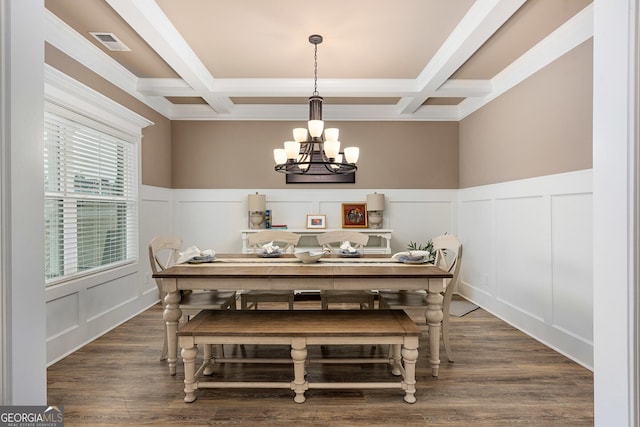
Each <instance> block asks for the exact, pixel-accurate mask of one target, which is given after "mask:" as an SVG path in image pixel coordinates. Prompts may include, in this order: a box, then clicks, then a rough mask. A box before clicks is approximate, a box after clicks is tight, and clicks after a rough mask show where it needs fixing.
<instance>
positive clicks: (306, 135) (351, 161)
mask: <svg viewBox="0 0 640 427" xmlns="http://www.w3.org/2000/svg"><path fill="white" fill-rule="evenodd" d="M309 43H311V44H313V46H314V48H313V52H314V56H313V58H314V68H313V94H312V95H311V96H310V97H309V121H308V123H307V127H306V128H295V129H293V141H286V142H285V143H284V148H276V149H275V150H273V158H274V160H275V162H276V166H275V170H276V171H277V172H281V173H285V174H297V175H344V174H349V173H354V172H355V171H356V170H357V169H358V167H357V166H356V162H357V161H358V157H359V155H360V149H359V148H358V147H346V148H345V149H344V151H340V141H339V139H338V136H339V130H338V129H337V128H327V129H324V122H323V121H322V101H323V99H322V97H321V96H320V94H319V93H318V45H319V44H320V43H322V36H320V35H318V34H313V35H310V36H309Z"/></svg>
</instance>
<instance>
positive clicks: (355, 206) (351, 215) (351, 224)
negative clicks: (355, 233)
mask: <svg viewBox="0 0 640 427" xmlns="http://www.w3.org/2000/svg"><path fill="white" fill-rule="evenodd" d="M367 226H368V224H367V204H366V203H343V204H342V228H367Z"/></svg>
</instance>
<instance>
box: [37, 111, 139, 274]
mask: <svg viewBox="0 0 640 427" xmlns="http://www.w3.org/2000/svg"><path fill="white" fill-rule="evenodd" d="M44 133H45V134H44V140H45V144H44V178H45V182H44V188H45V261H46V265H45V274H46V279H47V283H52V282H58V281H60V280H62V279H67V278H69V277H72V276H77V275H80V274H87V273H90V272H94V271H99V270H103V269H107V268H112V267H115V266H118V265H121V264H123V263H128V262H131V261H133V260H135V259H136V258H137V199H138V194H137V189H138V168H137V165H138V159H137V157H138V151H137V147H136V145H135V143H133V142H132V141H128V140H126V138H122V137H119V136H114V135H119V132H118V131H115V130H114V131H113V132H109V129H107V128H106V127H105V126H103V125H100V124H98V123H93V122H92V121H91V120H89V119H87V118H84V117H74V116H73V115H70V117H65V116H63V115H61V114H56V113H53V112H51V111H50V110H49V109H48V111H47V112H46V113H45V131H44Z"/></svg>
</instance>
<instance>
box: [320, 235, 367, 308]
mask: <svg viewBox="0 0 640 427" xmlns="http://www.w3.org/2000/svg"><path fill="white" fill-rule="evenodd" d="M316 239H317V240H318V243H319V244H320V246H322V249H323V250H324V251H326V252H330V253H333V254H340V253H341V252H340V251H341V249H340V246H341V245H342V244H343V243H344V242H349V244H350V246H351V247H352V248H354V249H355V250H356V251H359V252H360V253H362V252H363V251H364V247H365V246H366V245H367V243H368V242H369V235H368V234H364V233H359V232H357V231H352V230H335V231H327V232H326V233H322V234H319V235H318V236H317V238H316ZM320 304H321V307H322V309H323V310H327V309H328V308H329V304H359V306H360V308H364V309H369V310H373V309H374V306H375V294H374V293H373V292H372V291H328V290H325V291H321V292H320Z"/></svg>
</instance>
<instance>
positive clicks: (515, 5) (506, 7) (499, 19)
mask: <svg viewBox="0 0 640 427" xmlns="http://www.w3.org/2000/svg"><path fill="white" fill-rule="evenodd" d="M525 1H526V0H477V1H476V2H475V3H474V4H473V6H472V7H471V9H469V11H468V12H467V14H466V15H465V16H464V17H463V18H462V20H461V21H460V23H459V24H458V25H457V26H456V28H455V29H454V30H453V32H452V33H451V35H450V36H449V37H448V38H447V40H446V41H445V42H444V43H443V44H442V46H441V47H440V49H438V51H437V52H436V54H435V55H434V56H433V58H432V59H431V61H429V63H428V64H427V65H426V67H425V68H424V70H422V72H421V73H420V75H419V76H418V78H417V84H418V85H419V86H420V89H419V94H418V95H416V96H414V97H407V98H404V99H402V100H401V101H400V102H399V103H398V106H399V107H400V108H401V110H402V112H403V113H405V114H411V113H413V112H415V111H416V110H417V109H418V108H420V106H421V105H422V104H423V103H424V101H425V100H426V99H427V98H428V97H429V95H430V94H431V93H433V92H435V91H436V90H437V89H438V88H439V87H440V86H441V85H442V84H443V83H444V82H445V81H446V80H447V79H448V78H449V77H450V76H451V75H452V74H453V73H454V72H455V71H456V70H457V69H458V68H460V66H461V65H462V64H464V63H465V62H466V61H467V60H468V59H469V58H470V57H471V56H472V55H473V54H474V53H475V52H476V51H477V50H478V49H479V48H480V47H481V46H482V45H483V44H484V43H485V42H486V41H487V40H488V39H489V38H490V37H491V36H492V35H493V34H494V33H495V32H496V31H497V30H498V29H499V28H500V27H501V26H502V25H503V24H504V23H505V22H506V21H507V20H508V19H509V18H510V17H511V16H512V15H513V14H514V13H515V12H516V11H517V10H518V9H519V8H520V6H522V4H524V3H525Z"/></svg>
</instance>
